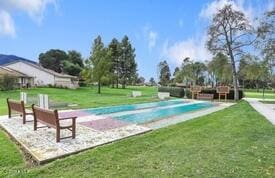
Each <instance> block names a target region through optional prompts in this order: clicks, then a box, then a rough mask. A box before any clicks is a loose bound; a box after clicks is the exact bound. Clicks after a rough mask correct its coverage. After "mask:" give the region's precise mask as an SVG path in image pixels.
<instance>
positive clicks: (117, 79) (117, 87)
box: [116, 79, 118, 88]
mask: <svg viewBox="0 0 275 178" xmlns="http://www.w3.org/2000/svg"><path fill="white" fill-rule="evenodd" d="M116 88H118V79H116Z"/></svg>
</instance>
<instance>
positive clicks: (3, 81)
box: [0, 75, 16, 90]
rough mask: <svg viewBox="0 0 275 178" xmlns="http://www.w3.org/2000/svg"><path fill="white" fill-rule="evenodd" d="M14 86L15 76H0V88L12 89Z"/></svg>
mask: <svg viewBox="0 0 275 178" xmlns="http://www.w3.org/2000/svg"><path fill="white" fill-rule="evenodd" d="M15 88H16V77H13V76H10V75H3V76H1V77H0V90H13V89H15Z"/></svg>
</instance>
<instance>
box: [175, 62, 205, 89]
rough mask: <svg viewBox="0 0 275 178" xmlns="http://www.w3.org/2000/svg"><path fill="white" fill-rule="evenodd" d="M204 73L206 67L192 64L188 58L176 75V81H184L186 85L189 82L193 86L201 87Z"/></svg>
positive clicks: (196, 63) (202, 64)
mask: <svg viewBox="0 0 275 178" xmlns="http://www.w3.org/2000/svg"><path fill="white" fill-rule="evenodd" d="M205 72H206V66H205V64H204V63H202V62H193V61H191V60H190V58H185V59H184V60H183V63H182V66H181V70H180V72H178V74H177V80H181V81H185V82H186V83H187V84H188V83H189V82H190V81H191V82H192V84H193V85H196V84H198V85H202V84H203V83H204V80H203V79H204V74H205Z"/></svg>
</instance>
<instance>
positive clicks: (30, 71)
mask: <svg viewBox="0 0 275 178" xmlns="http://www.w3.org/2000/svg"><path fill="white" fill-rule="evenodd" d="M3 66H4V67H7V68H10V69H13V70H16V71H18V72H20V73H22V74H25V75H27V76H31V77H32V78H33V85H35V86H46V85H55V86H62V87H68V88H77V87H78V79H77V77H75V76H71V75H67V74H60V73H57V72H55V71H52V70H49V69H45V68H43V67H42V66H40V65H38V64H35V63H31V62H28V61H24V60H16V61H13V62H10V63H7V64H4V65H3Z"/></svg>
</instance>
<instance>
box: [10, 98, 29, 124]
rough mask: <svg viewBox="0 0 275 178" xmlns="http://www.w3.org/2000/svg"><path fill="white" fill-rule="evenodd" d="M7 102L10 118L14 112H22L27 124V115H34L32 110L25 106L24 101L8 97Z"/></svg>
mask: <svg viewBox="0 0 275 178" xmlns="http://www.w3.org/2000/svg"><path fill="white" fill-rule="evenodd" d="M7 104H8V113H9V118H11V117H12V112H16V113H18V114H20V116H21V117H22V118H23V124H26V122H27V120H26V116H27V115H33V113H32V112H31V111H27V110H26V108H25V104H24V101H15V100H11V99H9V98H7Z"/></svg>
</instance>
